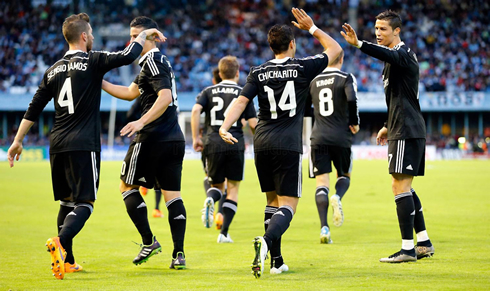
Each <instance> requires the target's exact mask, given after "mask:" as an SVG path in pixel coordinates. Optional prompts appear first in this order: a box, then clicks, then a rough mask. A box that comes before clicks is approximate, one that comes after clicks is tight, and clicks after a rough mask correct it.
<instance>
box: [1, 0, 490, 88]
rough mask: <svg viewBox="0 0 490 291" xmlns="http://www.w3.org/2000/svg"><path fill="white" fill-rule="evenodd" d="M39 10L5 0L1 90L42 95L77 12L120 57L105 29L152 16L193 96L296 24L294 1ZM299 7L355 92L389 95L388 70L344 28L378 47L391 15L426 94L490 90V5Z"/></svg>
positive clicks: (120, 44)
mask: <svg viewBox="0 0 490 291" xmlns="http://www.w3.org/2000/svg"><path fill="white" fill-rule="evenodd" d="M39 2H41V3H42V2H43V1H25V0H18V1H1V2H0V92H2V91H3V92H10V93H15V92H16V90H17V89H19V88H26V87H33V88H36V87H37V85H38V84H39V82H40V80H41V78H42V76H43V74H44V71H45V70H46V69H47V68H48V67H49V66H51V65H52V64H53V63H54V62H55V61H56V60H58V59H59V58H61V57H62V56H63V54H64V52H65V51H66V50H67V45H66V42H65V41H64V39H63V36H62V33H61V25H62V22H63V20H64V18H65V17H66V16H68V15H69V14H71V13H73V12H87V13H88V14H89V15H90V17H91V24H92V27H93V29H94V35H95V37H96V40H95V43H94V49H96V50H110V51H114V50H119V49H122V48H124V46H125V45H126V44H127V41H128V39H129V36H128V37H127V38H125V39H124V38H121V37H119V38H114V37H111V35H104V36H103V37H98V35H99V31H98V30H99V29H101V28H106V29H107V27H110V25H111V24H113V25H115V26H114V27H119V28H120V29H121V30H124V32H126V30H128V26H129V23H130V21H131V19H133V18H134V17H135V16H139V15H147V16H151V17H152V18H154V19H155V20H156V21H157V22H158V23H159V25H160V27H161V29H162V31H163V32H164V34H165V35H166V36H167V37H168V41H167V43H166V44H164V45H163V46H161V49H162V51H163V52H164V53H165V54H166V55H167V56H168V57H169V59H170V62H171V64H172V65H173V69H174V71H175V74H176V78H177V89H178V91H181V92H185V91H193V92H196V91H200V90H202V89H203V88H204V87H206V86H208V85H210V84H211V82H210V80H211V69H212V68H213V67H215V66H216V64H217V63H218V60H219V59H220V58H221V57H223V56H225V55H228V54H232V55H236V56H237V57H238V58H239V61H240V64H241V68H240V70H241V72H242V74H241V83H242V84H243V83H244V82H245V78H246V76H247V74H248V71H249V69H250V66H254V65H258V64H260V63H263V62H265V61H267V60H269V59H271V58H272V57H273V54H272V52H271V51H270V49H269V47H268V43H267V31H268V29H269V28H270V27H271V26H272V25H273V24H276V23H286V24H287V23H290V21H291V20H293V17H292V14H291V12H290V7H291V6H292V4H295V5H296V4H298V3H296V2H295V3H293V2H294V1H290V0H275V1H274V0H255V1H253V0H250V1H245V0H226V1H222V0H207V1H200V0H182V1H180V0H179V1H177V0H167V1H165V2H164V3H165V4H164V5H162V4H160V3H161V1H156V0H149V1H62V0H60V1H47V2H48V3H55V4H52V5H37V4H36V3H39ZM75 2H77V3H79V6H78V7H74V6H73V3H75ZM32 3H34V4H32ZM60 3H61V5H60ZM299 3H300V4H298V6H299V7H303V8H304V9H305V10H306V11H307V12H308V13H309V14H310V15H311V16H312V17H313V19H314V21H315V23H316V24H317V26H319V27H321V28H323V29H324V30H326V31H327V32H328V33H330V35H332V36H333V37H334V38H336V39H337V41H339V43H340V44H341V45H342V46H343V47H344V49H345V50H346V53H345V55H346V59H345V61H346V65H345V66H344V70H346V71H350V72H353V73H354V75H356V77H357V79H358V85H359V91H370V92H381V91H382V90H383V87H382V82H381V71H382V67H383V64H382V63H381V62H379V61H376V60H374V59H373V58H370V57H366V56H365V55H364V54H362V53H360V52H359V51H357V50H356V49H353V48H352V47H349V46H348V45H347V44H346V43H345V41H344V40H343V38H342V36H341V35H340V33H339V31H340V30H341V25H342V23H344V22H348V21H350V22H351V24H352V25H354V26H355V27H357V32H358V36H359V38H360V39H364V40H368V41H372V42H375V36H374V21H375V18H374V17H375V16H376V15H377V14H378V13H379V12H381V11H383V10H385V9H386V8H391V9H394V10H396V11H400V13H401V16H402V19H403V25H404V26H403V29H402V35H401V36H402V40H403V41H404V42H405V43H407V45H408V46H409V47H411V48H412V49H413V50H414V51H415V52H416V53H417V56H418V60H419V64H420V71H421V76H420V81H421V86H420V90H421V91H449V92H456V91H487V92H490V56H489V55H490V23H489V22H490V20H489V18H488V15H490V3H489V1H486V0H469V1H452V0H364V1H363V0H351V1H335V0H329V1H317V0H307V1H299ZM63 4H65V5H63ZM353 20H354V23H352V21H353ZM294 31H295V34H296V42H297V45H298V49H297V56H298V57H302V56H306V55H310V54H315V53H318V52H321V50H322V49H321V46H320V44H319V43H318V42H317V41H316V40H315V39H314V38H312V37H311V36H310V35H309V34H308V33H307V32H303V31H299V30H297V29H295V30H294ZM124 32H123V33H122V34H123V35H124ZM119 34H120V33H118V34H117V35H119ZM127 34H128V35H129V30H128V33H127ZM132 70H133V72H132V73H136V72H137V70H139V68H138V66H137V65H136V64H135V65H133V66H132ZM106 78H107V79H109V80H110V81H112V82H115V83H121V82H122V81H123V80H122V79H121V76H120V73H119V71H118V70H114V71H112V72H110V73H108V74H107V75H106ZM19 90H20V89H19Z"/></svg>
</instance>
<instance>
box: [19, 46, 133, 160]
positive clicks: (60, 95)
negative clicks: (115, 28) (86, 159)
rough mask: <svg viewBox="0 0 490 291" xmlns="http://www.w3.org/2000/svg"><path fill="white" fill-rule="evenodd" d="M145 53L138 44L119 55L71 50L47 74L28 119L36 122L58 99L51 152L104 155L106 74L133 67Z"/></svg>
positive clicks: (31, 106)
mask: <svg viewBox="0 0 490 291" xmlns="http://www.w3.org/2000/svg"><path fill="white" fill-rule="evenodd" d="M141 50H142V46H141V45H140V44H138V43H136V42H132V43H131V44H130V45H129V46H128V47H126V48H125V49H124V50H123V51H120V52H117V53H110V52H104V51H89V52H83V51H81V50H76V51H74V50H71V51H68V52H66V54H65V55H64V57H63V58H62V59H60V60H59V61H57V62H56V63H55V64H54V65H53V66H52V67H50V68H49V69H48V70H47V71H46V72H45V73H44V77H43V79H42V81H41V84H40V85H39V88H38V90H37V92H36V94H35V95H34V97H33V98H32V101H31V103H30V104H29V108H28V109H27V112H26V114H25V115H24V118H25V119H27V120H30V121H36V120H37V119H38V118H39V115H40V114H41V112H42V110H43V109H44V107H45V106H46V105H47V104H48V102H49V101H50V100H51V99H52V98H54V106H55V120H54V125H53V129H52V130H51V135H50V149H49V151H50V153H59V152H68V151H94V152H100V127H101V121H100V98H101V91H102V79H103V77H104V74H105V73H106V72H108V71H109V70H111V69H113V68H116V67H120V66H123V65H129V64H131V63H132V62H133V61H134V60H135V59H136V58H137V57H138V56H139V54H140V53H141Z"/></svg>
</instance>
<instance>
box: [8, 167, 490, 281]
mask: <svg viewBox="0 0 490 291" xmlns="http://www.w3.org/2000/svg"><path fill="white" fill-rule="evenodd" d="M120 165H121V163H120V162H103V163H102V170H101V171H102V172H101V184H100V188H99V193H98V199H97V202H96V205H95V210H94V213H93V214H92V217H91V218H90V219H89V221H88V222H87V224H86V226H85V228H84V229H83V230H82V231H81V232H80V233H79V235H78V236H77V237H76V238H75V241H74V250H75V257H76V259H77V262H78V263H80V264H81V265H82V266H83V267H84V271H83V272H81V273H75V274H66V276H65V279H64V280H62V281H60V280H56V279H54V277H53V276H52V275H51V270H50V256H49V254H48V253H47V252H46V248H45V246H44V243H45V241H46V239H47V238H48V237H51V236H55V235H56V216H57V212H58V208H59V204H58V203H57V202H54V201H53V198H52V197H53V196H52V190H51V178H50V169H49V163H48V162H39V163H34V162H33V163H28V162H17V163H16V165H15V167H14V168H12V169H9V168H8V164H7V163H5V162H2V163H0V238H1V239H0V290H61V289H65V290H69V289H71V290H158V289H160V290H186V289H194V290H196V289H199V290H204V289H213V290H216V289H221V290H243V289H245V290H247V289H248V290H250V289H254V290H345V289H361V288H362V289H372V290H382V289H387V290H409V289H413V290H415V289H416V290H429V289H431V290H432V289H439V290H461V289H467V290H478V289H480V290H488V289H490V263H489V262H490V248H489V243H490V202H489V201H490V199H489V194H488V193H489V188H490V187H489V185H490V184H489V180H490V175H489V168H490V162H488V161H429V162H428V164H427V167H426V176H425V177H420V178H416V179H415V181H414V184H413V186H414V188H415V190H416V191H417V193H418V194H419V196H420V197H421V200H422V205H423V208H424V214H425V218H426V225H427V230H428V233H429V236H430V238H431V240H432V242H433V243H434V246H435V248H436V252H435V256H434V257H433V258H426V259H423V260H420V261H418V262H416V263H406V264H382V263H379V262H378V260H379V258H381V257H384V256H387V255H390V254H392V253H394V252H395V251H398V250H399V249H400V247H401V239H400V233H399V229H398V223H397V218H396V210H395V203H394V200H393V195H392V194H391V179H390V176H389V175H388V174H387V163H386V162H385V161H364V160H362V161H361V160H356V161H354V171H353V177H352V182H351V187H350V189H349V191H348V192H347V194H346V196H345V197H344V199H343V208H344V213H345V221H344V225H343V226H342V227H340V228H336V227H334V226H333V224H332V226H331V228H332V230H331V232H332V239H333V242H334V243H333V244H331V245H321V244H320V243H319V234H320V226H319V219H318V214H317V211H316V206H315V203H314V190H315V182H314V180H312V179H308V178H307V164H306V163H304V165H303V166H304V167H303V170H304V172H303V173H304V175H303V176H304V177H303V197H302V198H301V199H300V202H299V206H298V211H297V213H296V215H295V216H294V219H293V221H292V223H291V226H290V227H289V229H288V231H287V232H286V234H285V235H284V237H283V256H284V258H285V262H286V263H287V264H288V265H289V268H290V270H291V271H290V272H288V273H284V274H280V275H271V274H269V264H268V263H269V261H267V266H266V269H265V273H264V275H263V276H262V278H260V279H258V280H257V279H255V278H254V276H253V275H252V274H251V269H250V264H251V262H252V259H253V247H252V239H253V238H254V237H255V236H257V235H262V234H263V233H264V229H263V211H264V207H265V197H264V195H263V194H262V193H261V192H260V188H259V185H258V180H257V176H256V174H255V168H254V165H253V161H247V164H246V174H245V181H244V182H243V183H242V184H241V191H240V195H239V202H238V212H237V214H236V216H235V219H234V221H233V224H232V225H231V228H230V235H231V237H232V238H233V240H234V241H235V243H233V244H217V243H216V238H217V236H218V231H217V230H216V229H214V228H211V229H205V228H204V227H203V225H202V223H201V208H202V203H203V201H204V197H205V195H204V191H203V188H202V178H203V172H202V168H201V164H200V161H197V160H191V161H185V164H184V172H183V182H182V195H183V199H184V203H185V206H186V208H187V219H188V220H187V232H186V242H185V249H186V256H187V265H188V269H187V270H181V271H177V270H170V269H169V268H168V267H169V265H170V260H171V251H172V242H171V237H170V231H169V226H168V222H167V211H166V209H165V204H164V202H163V201H162V205H161V206H162V209H163V210H164V211H163V213H164V215H165V217H164V218H153V217H150V224H151V226H152V230H153V232H154V234H155V235H156V236H157V238H158V240H159V241H160V243H161V244H162V247H163V252H162V253H160V254H158V255H157V256H154V257H152V258H151V259H150V260H149V261H148V262H147V263H145V264H143V265H140V266H134V265H133V264H132V259H133V258H134V257H135V256H136V254H137V253H138V251H139V247H138V246H137V245H135V244H134V243H133V242H132V241H136V242H140V237H139V235H138V233H137V231H136V228H135V227H134V226H133V224H132V223H131V220H130V219H129V217H128V215H127V214H126V210H125V207H124V203H123V202H122V198H121V195H120V194H119V191H118V186H119V169H120ZM331 178H332V177H331ZM331 188H334V187H333V185H332V187H331ZM145 200H146V202H147V204H148V206H149V212H150V211H151V209H152V208H153V206H154V192H153V191H149V193H148V195H147V196H146V198H145ZM329 215H331V211H329ZM329 221H331V216H330V217H329Z"/></svg>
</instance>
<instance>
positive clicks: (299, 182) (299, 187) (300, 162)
mask: <svg viewBox="0 0 490 291" xmlns="http://www.w3.org/2000/svg"><path fill="white" fill-rule="evenodd" d="M302 171H303V154H299V165H298V198H301V188H302V185H301V183H302V180H303V179H302Z"/></svg>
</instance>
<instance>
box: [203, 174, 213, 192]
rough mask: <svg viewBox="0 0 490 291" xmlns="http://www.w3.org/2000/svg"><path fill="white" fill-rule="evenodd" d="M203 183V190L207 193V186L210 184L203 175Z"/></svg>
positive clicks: (209, 186)
mask: <svg viewBox="0 0 490 291" xmlns="http://www.w3.org/2000/svg"><path fill="white" fill-rule="evenodd" d="M203 185H204V192H205V193H208V190H209V188H211V184H209V180H208V177H204V181H203Z"/></svg>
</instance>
